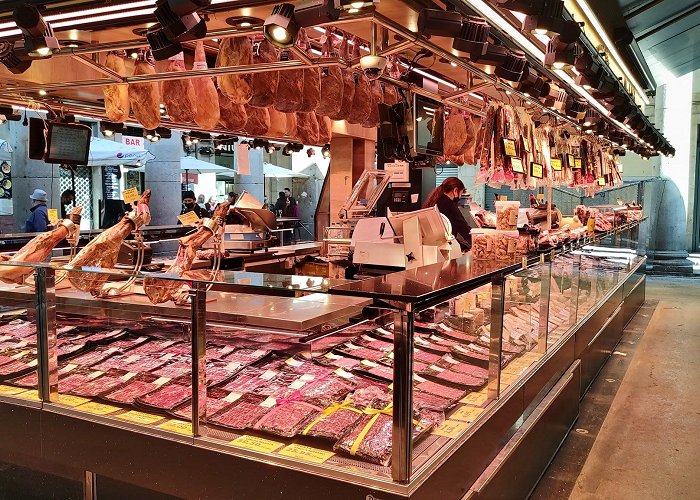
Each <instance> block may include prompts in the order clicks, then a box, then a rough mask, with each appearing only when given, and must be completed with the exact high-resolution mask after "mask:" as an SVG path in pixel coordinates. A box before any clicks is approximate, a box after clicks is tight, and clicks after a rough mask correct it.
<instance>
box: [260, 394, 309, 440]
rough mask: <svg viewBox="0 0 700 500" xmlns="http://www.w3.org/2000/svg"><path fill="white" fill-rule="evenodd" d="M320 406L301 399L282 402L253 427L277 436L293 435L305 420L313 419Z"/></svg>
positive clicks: (303, 425) (301, 429)
mask: <svg viewBox="0 0 700 500" xmlns="http://www.w3.org/2000/svg"><path fill="white" fill-rule="evenodd" d="M321 410H322V408H320V407H318V406H314V405H312V404H309V403H305V402H303V401H289V402H285V403H282V404H280V405H278V406H276V407H274V408H272V409H271V410H270V411H269V412H267V413H266V414H265V415H264V416H263V417H262V418H260V420H258V422H257V423H256V424H255V427H254V429H255V430H260V431H264V432H269V433H270V434H276V435H278V436H284V437H293V436H296V435H297V434H298V433H299V432H301V431H303V430H304V428H305V422H308V421H309V420H310V419H315V418H316V417H317V416H318V415H319V414H320V412H321Z"/></svg>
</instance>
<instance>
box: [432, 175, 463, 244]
mask: <svg viewBox="0 0 700 500" xmlns="http://www.w3.org/2000/svg"><path fill="white" fill-rule="evenodd" d="M466 191H467V190H466V188H465V187H464V183H463V182H462V181H461V180H459V179H458V178H457V177H448V178H447V179H445V180H444V181H442V184H440V185H439V186H438V187H436V188H435V189H433V191H432V192H431V193H430V194H429V195H428V199H427V200H426V201H425V205H423V206H424V207H425V208H429V207H433V206H437V208H438V210H439V211H440V213H441V214H442V215H444V216H445V217H447V218H448V219H449V221H450V224H452V234H453V235H454V237H455V238H456V239H457V242H458V243H459V246H460V248H461V249H462V251H463V252H467V251H469V250H470V249H471V247H472V238H471V235H470V234H469V231H470V227H469V224H468V223H467V221H466V219H465V218H464V215H462V212H461V211H460V210H459V207H458V206H457V203H458V202H459V200H460V198H461V197H462V195H463V194H464V193H465V192H466Z"/></svg>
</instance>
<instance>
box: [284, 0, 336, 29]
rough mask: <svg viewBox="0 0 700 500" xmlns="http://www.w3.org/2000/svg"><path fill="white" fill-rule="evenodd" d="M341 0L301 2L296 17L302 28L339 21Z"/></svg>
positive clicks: (295, 13)
mask: <svg viewBox="0 0 700 500" xmlns="http://www.w3.org/2000/svg"><path fill="white" fill-rule="evenodd" d="M340 10H341V9H340V0H309V1H308V2H304V3H301V4H299V6H298V7H297V8H296V9H295V11H294V19H295V20H296V22H297V23H298V24H299V26H301V27H302V28H307V27H310V26H316V25H319V24H324V23H331V22H334V21H337V20H338V18H339V17H340Z"/></svg>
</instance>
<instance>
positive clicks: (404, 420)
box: [391, 304, 414, 483]
mask: <svg viewBox="0 0 700 500" xmlns="http://www.w3.org/2000/svg"><path fill="white" fill-rule="evenodd" d="M413 316H414V313H413V308H412V306H411V304H406V305H405V309H404V310H403V311H397V312H396V313H394V395H393V408H394V417H393V418H394V421H393V427H392V429H393V433H392V435H393V440H392V449H391V477H392V479H393V480H394V481H398V482H401V483H406V482H408V481H409V479H410V478H411V454H412V449H413Z"/></svg>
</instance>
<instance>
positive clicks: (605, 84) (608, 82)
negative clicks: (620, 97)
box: [591, 74, 622, 102]
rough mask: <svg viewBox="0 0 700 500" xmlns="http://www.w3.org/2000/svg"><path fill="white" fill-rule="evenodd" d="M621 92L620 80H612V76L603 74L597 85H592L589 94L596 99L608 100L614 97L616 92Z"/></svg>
mask: <svg viewBox="0 0 700 500" xmlns="http://www.w3.org/2000/svg"><path fill="white" fill-rule="evenodd" d="M618 93H622V87H621V86H620V82H618V81H617V80H614V79H613V78H611V77H609V76H607V75H605V74H603V75H602V76H601V77H600V80H599V82H598V85H596V86H595V87H593V90H592V92H591V94H592V95H593V97H595V98H596V99H601V100H604V101H606V102H607V101H610V100H611V99H612V98H614V97H615V95H616V94H618Z"/></svg>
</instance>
